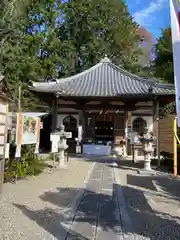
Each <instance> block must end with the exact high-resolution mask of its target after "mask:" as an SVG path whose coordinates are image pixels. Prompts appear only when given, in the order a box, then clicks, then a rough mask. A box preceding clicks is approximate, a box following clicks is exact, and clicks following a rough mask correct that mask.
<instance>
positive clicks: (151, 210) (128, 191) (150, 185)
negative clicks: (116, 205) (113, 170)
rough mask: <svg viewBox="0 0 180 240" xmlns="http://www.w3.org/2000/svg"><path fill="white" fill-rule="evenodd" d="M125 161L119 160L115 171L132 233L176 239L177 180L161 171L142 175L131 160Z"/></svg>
mask: <svg viewBox="0 0 180 240" xmlns="http://www.w3.org/2000/svg"><path fill="white" fill-rule="evenodd" d="M127 161H128V160H127ZM125 165H126V166H123V162H122V163H121V162H120V163H119V170H118V171H119V176H120V180H121V185H122V190H123V194H124V197H125V200H126V203H127V209H128V213H129V217H130V219H131V222H132V224H133V231H134V234H135V235H138V236H142V239H152V240H166V239H167V240H169V239H173V240H178V239H180V237H179V236H180V218H179V213H180V202H179V200H180V191H179V189H180V180H179V179H174V178H172V177H171V175H167V174H164V173H162V174H161V175H159V176H142V175H140V174H137V171H136V170H137V169H136V168H134V167H133V166H132V164H131V163H130V164H125ZM128 165H129V166H128Z"/></svg>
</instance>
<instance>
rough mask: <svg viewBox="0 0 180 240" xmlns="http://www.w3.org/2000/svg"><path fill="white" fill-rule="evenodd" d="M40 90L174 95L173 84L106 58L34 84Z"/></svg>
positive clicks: (104, 94) (72, 93)
mask: <svg viewBox="0 0 180 240" xmlns="http://www.w3.org/2000/svg"><path fill="white" fill-rule="evenodd" d="M31 89H32V90H33V91H37V92H51V93H60V94H61V95H66V96H82V97H83V96H86V97H88V96H89V97H115V96H125V95H148V94H152V93H153V94H155V95H159V94H160V95H169V94H171V95H172V94H175V91H174V86H173V85H168V84H159V83H156V82H154V81H150V80H146V79H143V78H140V77H138V76H136V75H133V74H131V73H129V72H127V71H125V70H123V69H121V68H119V67H118V66H116V65H114V64H113V63H112V62H111V61H110V60H109V59H108V58H107V57H105V58H104V59H102V60H101V62H100V63H98V64H96V65H95V66H93V67H92V68H90V69H88V70H86V71H84V72H82V73H79V74H77V75H74V76H72V77H68V78H63V79H57V80H56V82H50V83H48V82H46V83H45V82H44V83H37V82H36V83H35V82H34V83H33V87H31Z"/></svg>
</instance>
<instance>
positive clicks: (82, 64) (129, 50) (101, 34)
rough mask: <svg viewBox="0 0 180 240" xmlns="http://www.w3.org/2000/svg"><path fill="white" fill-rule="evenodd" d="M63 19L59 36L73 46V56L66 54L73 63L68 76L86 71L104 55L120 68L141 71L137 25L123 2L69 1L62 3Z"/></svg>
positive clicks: (101, 0) (67, 71) (69, 66)
mask: <svg viewBox="0 0 180 240" xmlns="http://www.w3.org/2000/svg"><path fill="white" fill-rule="evenodd" d="M62 18H63V21H62V22H61V26H60V31H61V34H60V35H61V37H63V40H66V41H68V42H69V43H70V46H71V53H69V52H67V53H66V52H65V53H64V54H65V55H64V58H65V59H68V61H69V62H70V64H68V65H67V69H63V70H64V71H65V73H67V74H69V75H72V74H75V73H77V72H80V71H82V70H84V69H87V68H88V67H90V66H92V65H94V64H96V63H97V62H98V61H99V60H100V59H101V58H102V57H103V56H104V55H105V54H107V55H108V57H109V58H111V59H112V60H113V61H114V62H115V63H116V64H117V65H121V66H122V67H124V68H126V69H127V70H130V71H132V72H138V71H139V67H140V66H139V64H138V56H139V54H140V49H137V47H136V46H137V45H138V46H139V44H140V40H141V39H140V36H139V34H138V25H137V24H136V23H135V22H133V20H132V17H131V15H130V14H129V13H128V10H127V7H126V6H125V4H124V3H123V2H122V1H119V0H112V1H109V0H105V1H104V0H96V1H95V0H90V1H86V0H74V1H68V2H65V3H64V4H62ZM62 33H63V34H62Z"/></svg>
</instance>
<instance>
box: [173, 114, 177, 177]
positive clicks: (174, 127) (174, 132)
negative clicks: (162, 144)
mask: <svg viewBox="0 0 180 240" xmlns="http://www.w3.org/2000/svg"><path fill="white" fill-rule="evenodd" d="M176 136H177V117H175V119H174V120H173V149H174V159H173V160H174V176H177V139H176Z"/></svg>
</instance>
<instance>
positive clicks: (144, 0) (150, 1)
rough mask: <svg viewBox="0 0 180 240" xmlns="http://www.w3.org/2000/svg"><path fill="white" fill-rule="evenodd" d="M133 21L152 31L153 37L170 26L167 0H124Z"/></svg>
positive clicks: (156, 36)
mask: <svg viewBox="0 0 180 240" xmlns="http://www.w3.org/2000/svg"><path fill="white" fill-rule="evenodd" d="M124 1H125V2H126V4H127V5H128V9H129V12H130V13H131V14H132V15H133V17H134V19H135V21H136V22H137V23H138V24H139V25H141V26H143V27H145V28H146V29H147V30H148V31H150V32H152V34H153V36H154V37H155V38H158V37H159V36H160V35H161V29H162V28H166V27H169V26H170V10H169V0H124Z"/></svg>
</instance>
